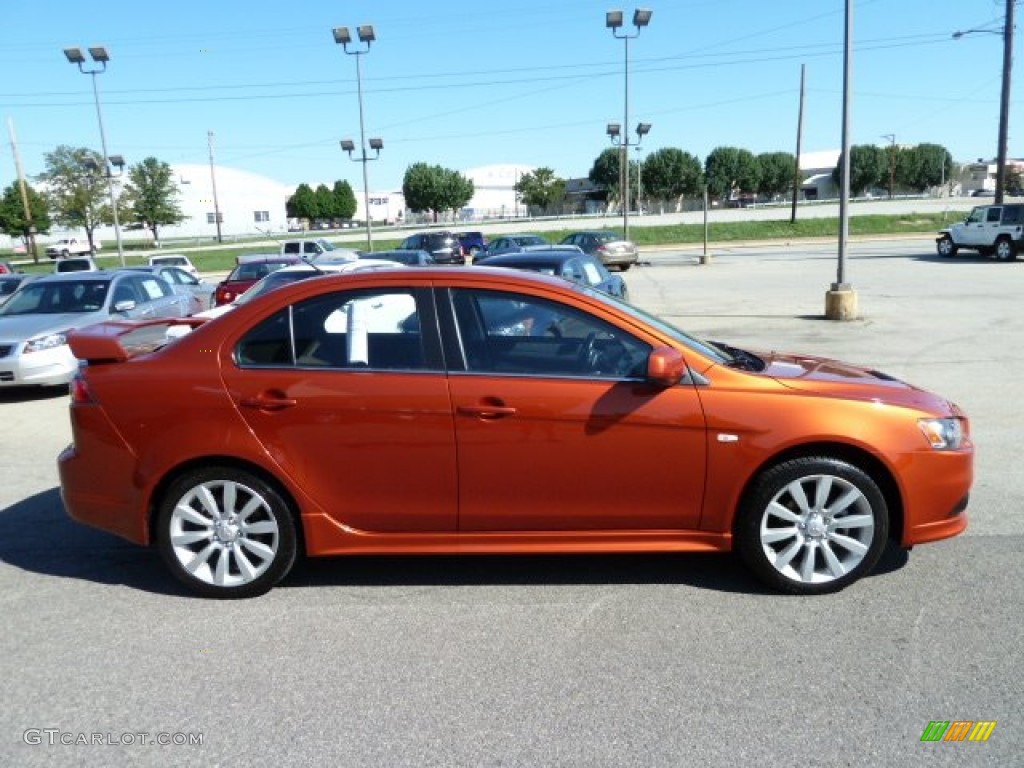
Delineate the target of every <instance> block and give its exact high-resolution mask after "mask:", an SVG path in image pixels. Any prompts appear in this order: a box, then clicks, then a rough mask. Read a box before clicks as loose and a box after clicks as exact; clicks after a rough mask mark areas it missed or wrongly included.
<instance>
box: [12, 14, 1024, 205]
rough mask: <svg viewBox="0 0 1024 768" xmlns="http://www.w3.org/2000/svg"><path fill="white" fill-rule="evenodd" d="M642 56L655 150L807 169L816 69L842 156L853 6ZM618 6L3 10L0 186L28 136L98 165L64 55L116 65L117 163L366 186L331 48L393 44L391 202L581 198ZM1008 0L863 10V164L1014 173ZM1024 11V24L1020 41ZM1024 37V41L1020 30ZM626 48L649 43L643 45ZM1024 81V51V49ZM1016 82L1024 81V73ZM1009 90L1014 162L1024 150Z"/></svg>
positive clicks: (825, 141)
mask: <svg viewBox="0 0 1024 768" xmlns="http://www.w3.org/2000/svg"><path fill="white" fill-rule="evenodd" d="M642 6H643V7H647V8H650V9H651V10H652V11H653V16H652V19H651V23H650V26H649V27H647V28H646V29H644V30H643V32H642V34H641V35H640V37H639V38H638V39H637V40H634V41H632V42H631V43H630V60H631V68H630V70H631V77H630V124H631V127H632V126H635V124H636V123H637V122H638V121H641V120H643V121H645V122H650V123H652V125H653V128H652V130H651V132H650V135H649V136H647V137H646V138H645V139H644V142H643V149H642V152H644V153H646V152H649V151H651V150H654V149H658V148H660V147H665V146H672V147H679V148H681V149H684V150H686V151H688V152H691V153H693V154H695V155H697V156H698V157H699V158H700V159H701V161H703V159H704V157H705V156H706V155H707V154H708V152H709V151H710V150H712V149H713V148H714V147H716V146H719V145H732V146H738V147H743V148H746V149H749V150H751V151H753V152H755V153H760V152H770V151H779V150H781V151H788V152H793V151H794V149H795V144H796V122H797V108H798V99H799V80H800V66H801V64H805V65H806V68H807V91H806V103H805V110H804V136H803V149H804V151H818V150H828V149H835V148H838V147H839V145H840V129H841V94H842V40H843V17H844V3H843V0H650V2H643V3H642ZM635 7H637V6H636V5H622V4H619V3H617V2H616V1H615V0H611V1H610V2H608V1H604V2H595V1H594V0H557V2H552V1H551V0H502V2H500V3H492V2H490V1H489V0H479V1H478V2H469V0H434V2H431V3H424V2H412V1H411V0H372V1H371V0H365V1H364V0H350V1H345V2H338V0H332V1H331V2H322V1H321V0H299V1H298V2H292V3H284V2H280V1H279V0H278V1H276V2H268V1H267V0H247V1H246V2H244V3H243V2H237V1H236V0H202V1H198V0H176V1H175V2H143V3H139V2H123V1H122V0H93V1H92V2H81V1H80V0H75V1H74V2H69V1H68V0H46V1H45V2H44V1H43V0H0V8H2V9H3V21H4V24H3V26H4V29H5V35H4V38H5V41H4V45H3V46H2V47H0V71H2V72H3V73H4V74H3V79H2V81H0V117H2V118H3V119H4V128H5V142H4V144H5V151H4V152H2V153H0V184H2V185H4V186H6V185H7V184H8V183H9V182H10V181H12V180H13V179H14V178H15V168H14V162H13V158H12V155H11V152H10V149H9V147H8V146H7V141H6V124H7V120H8V118H10V119H12V120H13V121H14V125H15V128H16V131H17V135H18V139H19V146H20V150H21V156H22V163H23V165H24V168H25V171H26V173H27V174H29V175H32V174H36V173H38V172H40V171H41V170H42V169H43V155H44V153H46V152H47V151H50V150H52V149H53V148H54V147H56V146H57V145H59V144H70V145H74V146H89V147H93V148H95V149H99V147H100V140H99V129H98V124H97V120H96V112H95V107H94V102H93V94H92V88H91V85H90V82H89V80H90V79H89V78H88V77H86V76H84V75H81V74H79V73H78V71H77V70H76V68H75V67H74V66H73V65H71V64H69V63H68V62H67V60H66V59H65V57H64V55H63V53H62V50H63V49H64V48H66V47H71V46H78V47H83V48H84V47H87V46H90V45H104V46H106V47H107V49H108V51H109V53H110V57H111V62H110V65H109V68H108V70H107V72H106V73H105V74H103V75H100V76H99V78H98V85H99V89H100V99H101V103H102V108H103V118H104V123H105V126H106V133H107V143H108V149H109V151H110V153H111V154H122V155H124V156H125V158H126V159H127V161H128V162H129V163H132V162H137V161H139V160H141V159H142V158H144V157H146V156H149V155H153V156H156V157H158V158H159V159H161V160H165V161H167V162H170V163H205V162H207V160H208V155H207V132H208V131H213V132H214V135H215V155H216V160H217V162H218V163H219V164H221V165H227V166H232V167H237V168H241V169H244V170H248V171H252V172H255V173H260V174H264V175H266V176H269V177H271V178H274V179H276V180H278V181H281V182H284V183H298V182H302V181H307V182H313V183H316V182H320V181H326V182H328V183H330V182H333V181H334V180H335V179H348V180H349V181H350V182H351V183H352V185H353V187H355V188H356V189H361V188H362V179H361V170H360V165H359V164H358V163H354V162H351V161H349V159H348V158H347V156H346V155H344V154H343V153H342V152H341V150H340V149H339V147H338V141H339V139H342V138H353V139H354V140H356V141H357V143H358V139H359V115H358V106H357V95H356V62H355V57H354V56H346V55H344V53H343V51H342V49H341V46H338V45H335V43H334V41H333V38H332V35H331V30H332V28H333V27H335V26H341V25H346V26H349V27H351V28H353V34H354V28H355V26H357V25H359V24H367V23H370V24H373V25H374V27H375V30H376V35H377V42H375V43H374V44H373V46H372V49H371V51H370V53H369V54H368V55H367V56H364V57H363V58H362V65H363V88H364V100H365V101H364V103H365V113H366V134H367V137H368V138H369V137H371V136H379V137H381V138H382V139H383V141H384V150H383V152H382V153H381V157H380V160H378V161H376V162H374V163H372V164H370V166H369V172H370V187H371V189H373V190H374V191H384V190H388V189H398V188H400V186H401V181H402V176H403V174H404V172H405V169H406V168H407V167H408V166H409V165H410V164H411V163H414V162H419V161H424V162H429V163H432V164H433V163H436V164H440V165H443V166H445V167H449V168H455V169H458V170H463V171H464V170H467V169H469V168H473V167H477V166H482V165H489V164H493V163H522V164H527V165H535V166H550V167H552V168H553V169H554V170H555V172H556V173H557V174H559V175H560V176H563V177H570V176H585V175H586V174H587V172H588V171H589V169H590V167H591V165H592V163H593V160H594V158H595V157H596V156H597V155H598V154H599V153H600V152H601V151H602V150H603V149H605V148H606V147H607V146H609V144H608V138H607V136H606V134H605V126H606V124H607V123H608V122H622V118H623V92H624V88H623V63H624V44H623V42H622V41H621V40H616V39H614V38H613V37H612V34H611V32H610V31H609V30H608V29H606V28H605V23H604V21H605V12H606V11H608V10H610V9H613V8H621V9H622V10H623V11H624V12H625V17H626V20H627V24H628V21H629V20H630V19H631V17H632V12H633V9H634V8H635ZM1004 7H1005V6H1004V0H855V2H854V25H853V29H854V41H855V42H854V48H855V51H854V66H853V91H854V99H853V112H852V141H853V143H877V144H884V143H885V142H886V141H887V139H885V138H883V136H884V135H886V134H895V136H896V141H897V142H899V143H901V144H916V143H919V142H926V141H927V142H935V143H939V144H943V145H945V146H946V147H947V148H948V149H949V150H950V151H951V152H952V154H953V157H954V159H955V160H957V161H960V162H966V161H973V160H975V159H976V158H978V157H986V158H991V157H993V156H994V155H995V152H996V140H997V122H998V115H999V96H1000V85H1001V71H1002V69H1001V68H1002V41H1001V38H1000V37H999V36H998V35H996V34H984V33H979V34H972V35H968V36H966V37H963V38H962V39H959V40H954V39H953V37H952V34H953V32H955V31H957V30H964V29H971V28H980V29H989V30H999V29H1000V27H1001V24H1002V14H1003V10H1004ZM1022 13H1024V9H1018V14H1017V15H1018V20H1019V19H1020V16H1021V14H1022ZM1019 27H1020V24H1018V29H1019ZM627 29H632V28H631V27H627ZM1016 43H1017V50H1018V56H1017V58H1018V60H1020V50H1021V49H1020V41H1019V35H1018V36H1017V40H1016ZM1016 80H1017V83H1020V82H1021V81H1022V80H1024V72H1020V73H1018V74H1016ZM1019 92H1020V88H1019V87H1017V86H1015V87H1014V89H1013V96H1014V101H1013V108H1012V109H1011V113H1010V117H1011V122H1010V142H1009V154H1010V156H1011V157H1019V156H1021V154H1024V147H1022V145H1021V142H1020V141H1018V140H1016V139H1015V137H1019V136H1021V135H1024V125H1022V124H1021V123H1020V119H1021V117H1022V115H1021V114H1020V111H1019V110H1018V109H1017V108H1016V105H1017V94H1019Z"/></svg>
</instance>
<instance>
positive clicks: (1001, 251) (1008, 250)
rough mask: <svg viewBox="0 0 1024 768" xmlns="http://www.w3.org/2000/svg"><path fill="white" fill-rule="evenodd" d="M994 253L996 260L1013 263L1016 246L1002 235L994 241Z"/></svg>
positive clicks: (1015, 255)
mask: <svg viewBox="0 0 1024 768" xmlns="http://www.w3.org/2000/svg"><path fill="white" fill-rule="evenodd" d="M995 253H996V258H997V259H999V260H1000V261H1013V260H1014V259H1016V258H1017V246H1016V245H1015V244H1014V242H1013V240H1011V239H1010V238H1008V237H1007V236H1006V235H1002V236H1001V237H999V239H997V240H996V245H995Z"/></svg>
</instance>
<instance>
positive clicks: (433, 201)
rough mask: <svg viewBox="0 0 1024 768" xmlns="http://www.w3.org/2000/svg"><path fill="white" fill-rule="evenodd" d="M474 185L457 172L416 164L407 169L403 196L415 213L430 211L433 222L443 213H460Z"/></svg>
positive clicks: (469, 198)
mask: <svg viewBox="0 0 1024 768" xmlns="http://www.w3.org/2000/svg"><path fill="white" fill-rule="evenodd" d="M474 191H475V190H474V187H473V182H472V180H470V179H467V178H466V177H465V176H463V175H462V174H461V173H459V172H458V171H453V170H450V169H448V168H442V167H441V166H440V165H428V164H427V163H413V164H412V165H410V166H409V167H408V168H406V169H405V177H404V178H403V179H402V194H404V195H405V204H406V205H407V206H408V207H409V209H410V210H412V211H417V212H422V211H430V212H431V213H432V214H433V217H434V221H437V217H438V214H439V213H441V212H442V211H457V210H458V209H459V208H462V207H463V206H465V205H466V203H468V202H469V201H470V200H471V199H472V198H473V192H474Z"/></svg>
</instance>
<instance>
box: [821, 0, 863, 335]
mask: <svg viewBox="0 0 1024 768" xmlns="http://www.w3.org/2000/svg"><path fill="white" fill-rule="evenodd" d="M845 5H846V19H845V23H844V25H843V129H842V136H843V138H842V142H843V149H842V161H841V168H840V173H839V254H838V259H837V261H838V265H837V267H836V281H835V282H834V283H832V286H831V288H830V289H829V290H828V291H826V293H825V318H826V319H828V320H856V319H857V292H856V291H854V290H853V286H852V285H850V284H849V283H848V282H846V247H847V244H848V242H849V239H850V100H851V97H852V94H853V89H852V87H851V80H852V72H853V0H846V3H845Z"/></svg>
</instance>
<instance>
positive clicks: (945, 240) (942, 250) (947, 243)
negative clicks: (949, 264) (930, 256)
mask: <svg viewBox="0 0 1024 768" xmlns="http://www.w3.org/2000/svg"><path fill="white" fill-rule="evenodd" d="M935 250H937V251H938V252H939V256H941V257H943V258H944V259H945V258H950V257H952V256H956V252H957V250H959V249H958V248H957V247H956V243H954V242H953V238H951V237H950V236H949V235H943V236H942V237H940V238H939V239H938V240H936V241H935Z"/></svg>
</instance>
